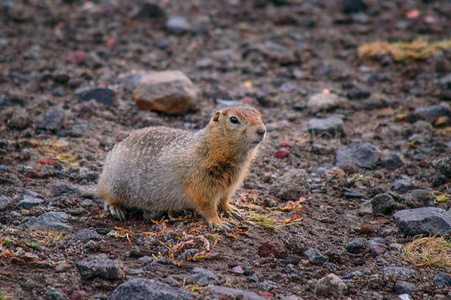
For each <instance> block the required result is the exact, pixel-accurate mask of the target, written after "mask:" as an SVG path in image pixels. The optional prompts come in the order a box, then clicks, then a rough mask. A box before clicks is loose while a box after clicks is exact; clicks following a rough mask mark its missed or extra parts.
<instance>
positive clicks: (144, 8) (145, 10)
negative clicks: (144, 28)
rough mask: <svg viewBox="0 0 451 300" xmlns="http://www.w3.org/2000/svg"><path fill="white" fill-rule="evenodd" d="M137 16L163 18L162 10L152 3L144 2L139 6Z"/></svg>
mask: <svg viewBox="0 0 451 300" xmlns="http://www.w3.org/2000/svg"><path fill="white" fill-rule="evenodd" d="M138 15H139V16H140V17H142V18H149V19H154V18H160V17H164V16H165V12H164V10H163V9H162V8H161V7H160V6H159V5H158V4H156V3H154V2H153V1H152V2H151V1H145V2H142V3H140V4H139V12H138Z"/></svg>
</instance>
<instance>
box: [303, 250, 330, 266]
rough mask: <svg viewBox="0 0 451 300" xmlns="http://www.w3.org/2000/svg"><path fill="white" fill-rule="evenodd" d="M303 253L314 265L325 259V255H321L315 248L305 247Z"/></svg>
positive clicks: (321, 262)
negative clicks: (305, 249)
mask: <svg viewBox="0 0 451 300" xmlns="http://www.w3.org/2000/svg"><path fill="white" fill-rule="evenodd" d="M304 255H305V256H306V257H307V258H308V260H309V261H310V263H312V264H314V265H320V264H323V263H325V262H326V261H327V257H325V256H324V255H322V254H321V252H319V251H318V250H317V249H315V248H309V249H307V251H305V252H304Z"/></svg>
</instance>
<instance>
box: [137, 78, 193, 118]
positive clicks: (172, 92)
mask: <svg viewBox="0 0 451 300" xmlns="http://www.w3.org/2000/svg"><path fill="white" fill-rule="evenodd" d="M133 99H134V100H135V103H136V106H137V107H138V108H139V109H148V110H153V111H161V112H165V113H168V114H185V113H187V112H188V111H189V110H191V109H192V108H194V106H195V104H196V102H197V92H196V90H195V88H194V85H193V83H192V82H191V80H190V79H189V78H188V77H186V75H185V74H183V73H182V72H180V71H163V72H154V73H148V74H147V75H144V76H142V77H141V78H140V80H139V84H138V85H137V86H136V88H135V90H134V91H133Z"/></svg>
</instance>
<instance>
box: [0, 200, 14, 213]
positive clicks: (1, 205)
mask: <svg viewBox="0 0 451 300" xmlns="http://www.w3.org/2000/svg"><path fill="white" fill-rule="evenodd" d="M12 204H13V203H12V201H11V199H9V198H6V197H0V210H3V209H5V208H8V207H10V206H11V205H12Z"/></svg>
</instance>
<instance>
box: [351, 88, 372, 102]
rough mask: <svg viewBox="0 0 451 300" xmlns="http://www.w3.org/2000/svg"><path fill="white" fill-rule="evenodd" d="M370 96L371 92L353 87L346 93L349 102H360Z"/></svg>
mask: <svg viewBox="0 0 451 300" xmlns="http://www.w3.org/2000/svg"><path fill="white" fill-rule="evenodd" d="M370 96H371V92H370V91H367V90H365V89H362V88H359V87H354V88H352V89H350V90H349V91H348V93H347V97H348V99H349V100H362V99H366V98H369V97H370Z"/></svg>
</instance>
